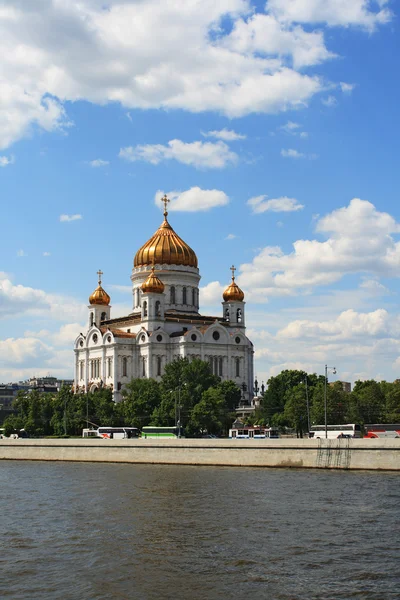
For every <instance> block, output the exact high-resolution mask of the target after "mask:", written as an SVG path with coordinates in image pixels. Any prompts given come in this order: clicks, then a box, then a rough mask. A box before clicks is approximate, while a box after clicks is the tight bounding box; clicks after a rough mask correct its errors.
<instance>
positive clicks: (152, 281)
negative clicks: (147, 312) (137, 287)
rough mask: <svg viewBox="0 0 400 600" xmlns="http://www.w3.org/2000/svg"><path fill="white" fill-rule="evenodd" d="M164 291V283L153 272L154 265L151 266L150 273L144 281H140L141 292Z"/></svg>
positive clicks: (157, 292) (156, 292)
mask: <svg viewBox="0 0 400 600" xmlns="http://www.w3.org/2000/svg"><path fill="white" fill-rule="evenodd" d="M163 291H164V284H163V282H162V281H161V279H159V278H158V277H157V275H156V274H155V273H154V266H153V267H152V268H151V273H150V275H149V276H148V278H147V279H146V281H145V282H143V283H142V292H143V293H144V294H146V293H148V292H152V293H153V294H162V293H163Z"/></svg>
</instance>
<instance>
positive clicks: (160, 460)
mask: <svg viewBox="0 0 400 600" xmlns="http://www.w3.org/2000/svg"><path fill="white" fill-rule="evenodd" d="M0 460H43V461H67V462H110V463H132V464H166V465H168V464H169V465H193V466H203V465H204V466H224V467H227V466H232V467H261V468H262V467H269V468H316V469H339V470H353V469H354V470H374V471H376V470H382V471H400V439H399V440H397V439H377V440H369V439H367V440H365V439H334V440H309V439H278V440H231V439H216V440H207V441H205V440H204V439H185V438H182V439H176V440H174V439H168V440H155V439H151V440H149V439H148V440H146V439H139V440H138V439H135V440H126V439H124V440H102V439H91V440H87V439H69V440H65V439H54V440H52V439H30V438H25V439H21V438H20V439H13V440H11V439H9V438H6V439H2V440H0Z"/></svg>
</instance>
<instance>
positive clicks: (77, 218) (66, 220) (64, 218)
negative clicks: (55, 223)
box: [60, 214, 83, 223]
mask: <svg viewBox="0 0 400 600" xmlns="http://www.w3.org/2000/svg"><path fill="white" fill-rule="evenodd" d="M82 218H83V217H82V215H79V214H76V215H60V221H61V222H62V223H70V222H71V221H80V220H81V219H82Z"/></svg>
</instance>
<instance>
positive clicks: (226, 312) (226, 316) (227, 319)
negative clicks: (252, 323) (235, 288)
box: [225, 307, 229, 321]
mask: <svg viewBox="0 0 400 600" xmlns="http://www.w3.org/2000/svg"><path fill="white" fill-rule="evenodd" d="M225 321H229V308H228V307H227V308H226V309H225Z"/></svg>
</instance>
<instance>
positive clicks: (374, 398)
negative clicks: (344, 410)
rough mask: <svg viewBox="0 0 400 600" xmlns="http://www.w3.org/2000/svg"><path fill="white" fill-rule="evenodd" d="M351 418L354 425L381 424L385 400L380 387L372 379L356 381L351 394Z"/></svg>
mask: <svg viewBox="0 0 400 600" xmlns="http://www.w3.org/2000/svg"><path fill="white" fill-rule="evenodd" d="M351 401H352V416H354V422H355V423H361V424H364V423H383V422H384V420H385V417H386V399H385V395H384V393H383V390H382V387H381V386H380V384H379V383H378V382H377V381H374V380H373V379H371V380H368V381H356V383H355V385H354V389H353V391H352V393H351Z"/></svg>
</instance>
